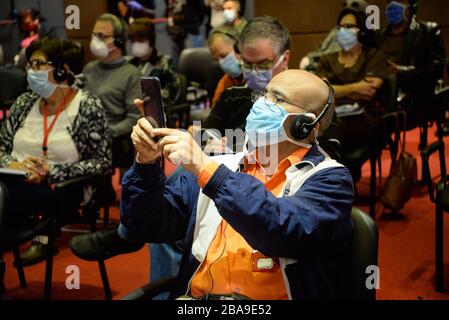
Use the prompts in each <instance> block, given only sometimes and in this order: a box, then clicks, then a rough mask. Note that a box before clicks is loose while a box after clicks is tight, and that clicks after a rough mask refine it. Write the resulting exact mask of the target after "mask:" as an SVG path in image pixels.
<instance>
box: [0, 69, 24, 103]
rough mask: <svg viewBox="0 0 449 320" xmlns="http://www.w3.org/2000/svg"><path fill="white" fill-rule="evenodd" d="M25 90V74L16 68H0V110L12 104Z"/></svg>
mask: <svg viewBox="0 0 449 320" xmlns="http://www.w3.org/2000/svg"><path fill="white" fill-rule="evenodd" d="M26 89H27V79H26V72H25V71H24V70H22V69H20V68H18V67H17V66H13V65H5V66H0V104H1V105H0V108H5V107H6V106H5V104H6V103H9V104H11V102H13V101H14V100H15V99H16V98H17V97H18V96H20V95H21V94H22V93H24V92H25V91H26Z"/></svg>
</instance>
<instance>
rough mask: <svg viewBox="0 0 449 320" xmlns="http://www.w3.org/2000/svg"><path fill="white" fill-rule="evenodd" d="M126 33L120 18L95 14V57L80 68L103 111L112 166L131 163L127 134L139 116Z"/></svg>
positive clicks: (135, 75) (135, 77)
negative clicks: (98, 99) (110, 136)
mask: <svg viewBox="0 0 449 320" xmlns="http://www.w3.org/2000/svg"><path fill="white" fill-rule="evenodd" d="M126 36H127V26H126V24H125V22H124V21H122V20H121V19H119V18H118V17H116V16H114V15H112V14H109V13H107V14H103V15H101V16H100V17H98V18H97V20H96V22H95V25H94V28H93V31H92V40H91V43H90V50H91V53H92V54H93V55H94V56H95V57H97V58H98V60H96V61H93V62H90V63H89V64H87V65H86V67H85V68H84V70H83V74H84V77H85V79H86V80H85V89H87V90H88V91H89V92H91V93H92V94H94V95H95V96H97V97H98V98H100V100H101V102H102V103H103V107H104V109H105V111H106V116H107V118H108V122H109V130H110V132H111V135H112V138H113V146H112V148H113V165H114V167H118V168H128V167H129V166H130V165H131V164H132V159H133V156H134V149H133V146H132V143H131V141H130V139H129V135H130V133H131V131H132V127H133V126H134V125H135V124H136V122H137V119H138V118H139V113H138V111H137V110H136V109H135V108H134V106H133V99H134V97H135V96H136V95H139V93H140V87H139V79H140V71H139V69H137V68H136V67H135V66H133V65H132V64H130V63H128V62H127V61H126V59H125V57H124V54H125V45H126ZM111 195H112V193H111Z"/></svg>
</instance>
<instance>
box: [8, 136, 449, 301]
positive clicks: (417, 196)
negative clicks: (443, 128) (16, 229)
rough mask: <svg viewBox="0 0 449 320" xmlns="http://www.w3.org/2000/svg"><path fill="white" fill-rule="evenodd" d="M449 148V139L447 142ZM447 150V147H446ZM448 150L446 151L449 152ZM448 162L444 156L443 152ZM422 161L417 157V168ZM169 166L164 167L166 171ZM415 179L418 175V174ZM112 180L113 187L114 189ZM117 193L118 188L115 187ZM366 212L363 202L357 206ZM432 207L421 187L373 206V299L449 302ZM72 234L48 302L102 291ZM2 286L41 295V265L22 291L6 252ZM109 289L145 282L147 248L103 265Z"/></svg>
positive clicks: (364, 190) (64, 239) (412, 144)
mask: <svg viewBox="0 0 449 320" xmlns="http://www.w3.org/2000/svg"><path fill="white" fill-rule="evenodd" d="M433 132H434V130H433V129H432V130H430V140H434V139H435V138H434V135H433ZM446 140H447V141H446V142H447V145H448V146H449V138H448V139H446ZM417 150H418V131H417V130H415V131H412V132H410V133H409V134H408V135H407V151H409V152H411V153H413V154H415V155H418V152H417ZM446 150H447V149H446ZM448 152H449V151H448ZM446 158H449V153H447V154H446ZM390 163H391V160H390V157H389V154H388V152H385V153H384V155H383V160H382V167H383V174H382V175H383V177H384V178H385V177H387V176H388V170H389V167H390ZM420 164H421V161H420V159H419V157H418V167H419V168H420ZM431 168H432V169H433V171H432V172H433V175H434V176H437V175H438V174H439V172H438V171H439V170H438V160H437V157H434V158H433V159H432V160H431ZM172 170H173V168H172V167H169V168H168V171H172ZM419 176H421V173H420V170H419ZM117 179H118V178H116V181H115V182H116V183H115V185H118V180H117ZM368 183H369V166H368V165H365V167H364V169H363V178H362V180H361V182H360V183H359V185H358V189H359V194H360V195H361V196H363V195H367V194H368ZM117 192H118V193H119V192H120V190H119V188H117ZM356 205H357V206H358V207H360V208H361V209H363V210H366V211H367V209H368V208H367V205H366V203H364V202H363V201H359V202H357V203H356ZM434 210H435V208H434V205H433V204H432V203H431V202H430V200H429V196H428V194H427V190H426V188H424V187H420V186H417V187H416V188H415V191H414V194H413V198H412V200H411V201H410V202H409V203H408V204H407V205H406V207H405V208H404V209H403V210H402V211H401V215H399V216H396V217H394V219H393V217H390V216H388V215H382V213H381V211H382V208H380V207H379V208H378V214H377V223H378V226H379V232H380V244H379V245H380V246H379V269H380V289H379V290H378V295H377V297H378V299H385V300H391V299H401V300H402V299H412V300H416V299H425V300H431V299H447V300H449V250H446V251H445V257H446V261H447V262H446V268H445V269H446V271H447V272H446V280H448V281H446V289H447V292H446V293H437V292H436V291H435V290H434V270H435V267H434V221H435V219H434V215H435V214H434ZM111 214H112V218H113V219H114V220H115V221H116V222H118V218H119V213H118V208H117V207H115V208H112V213H111ZM445 222H446V230H445V234H446V235H447V237H446V239H445V240H446V241H445V245H446V246H445V247H446V249H449V215H446V217H445ZM73 235H74V233H70V232H64V233H63V235H62V236H61V237H60V238H59V239H58V241H57V242H58V248H59V254H58V255H56V256H55V259H54V275H53V299H64V300H65V299H67V300H75V299H103V298H104V293H103V288H102V283H101V279H100V274H99V271H98V265H97V264H96V263H93V262H85V261H82V260H80V259H78V258H76V257H75V256H74V255H73V254H72V253H71V252H70V249H69V248H68V242H69V240H70V238H71V237H72V236H73ZM5 260H6V275H5V284H6V288H7V296H8V297H9V298H10V299H40V298H41V296H42V293H43V279H44V267H45V263H40V264H38V265H35V266H32V267H28V268H26V269H25V273H26V277H27V280H28V287H27V288H20V287H19V281H18V277H17V273H16V271H15V269H14V268H13V259H12V254H11V253H9V252H8V253H6V256H5ZM72 265H75V266H78V267H79V270H80V280H81V287H80V289H79V290H68V289H66V285H65V282H66V279H67V277H68V274H66V269H67V267H69V266H72ZM106 267H107V270H108V274H109V280H110V285H111V288H112V290H113V294H114V299H120V298H121V297H123V296H124V295H126V294H127V293H129V292H130V291H132V290H133V289H135V288H138V287H139V286H142V285H143V284H145V283H147V282H148V279H149V253H148V247H147V246H146V247H145V248H144V249H142V250H140V251H139V252H136V253H133V254H128V255H123V256H119V257H115V258H113V259H110V260H108V261H107V262H106Z"/></svg>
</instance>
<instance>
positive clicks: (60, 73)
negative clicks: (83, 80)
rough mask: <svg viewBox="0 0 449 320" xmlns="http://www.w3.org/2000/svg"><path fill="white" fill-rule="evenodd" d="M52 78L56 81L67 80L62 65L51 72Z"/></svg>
mask: <svg viewBox="0 0 449 320" xmlns="http://www.w3.org/2000/svg"><path fill="white" fill-rule="evenodd" d="M53 78H55V80H56V82H64V81H65V80H67V71H66V70H65V68H64V67H63V66H58V67H57V68H55V70H54V72H53Z"/></svg>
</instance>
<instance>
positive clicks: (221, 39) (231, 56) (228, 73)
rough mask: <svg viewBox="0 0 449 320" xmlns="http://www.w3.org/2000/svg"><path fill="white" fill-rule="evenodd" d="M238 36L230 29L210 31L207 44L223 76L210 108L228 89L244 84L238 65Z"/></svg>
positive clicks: (221, 28) (240, 67) (239, 56)
mask: <svg viewBox="0 0 449 320" xmlns="http://www.w3.org/2000/svg"><path fill="white" fill-rule="evenodd" d="M238 38H239V34H238V33H237V32H236V31H235V30H234V29H233V28H230V27H219V28H215V29H213V30H212V31H211V33H210V35H209V38H208V44H209V50H210V53H211V54H212V57H213V58H214V60H215V61H217V62H218V63H219V64H220V67H221V69H222V70H223V72H224V73H225V75H224V76H223V77H222V78H221V79H220V81H219V82H218V85H217V88H216V90H215V94H214V98H213V99H212V108H213V107H214V106H215V104H216V103H217V102H218V100H220V97H221V95H222V93H223V92H224V91H225V90H226V89H227V88H230V87H233V86H241V85H243V84H244V83H245V79H244V78H243V72H242V66H241V64H240V58H241V55H240V49H239V40H238Z"/></svg>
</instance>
